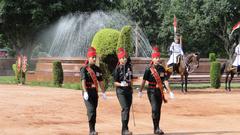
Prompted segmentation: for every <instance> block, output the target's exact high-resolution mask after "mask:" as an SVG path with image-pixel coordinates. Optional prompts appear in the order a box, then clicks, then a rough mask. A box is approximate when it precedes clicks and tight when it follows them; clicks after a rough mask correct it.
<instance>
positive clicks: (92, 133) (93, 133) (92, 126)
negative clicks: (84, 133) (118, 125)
mask: <svg viewBox="0 0 240 135" xmlns="http://www.w3.org/2000/svg"><path fill="white" fill-rule="evenodd" d="M95 124H96V122H95V121H90V122H89V128H90V133H89V135H97V134H98V133H97V132H96V131H95Z"/></svg>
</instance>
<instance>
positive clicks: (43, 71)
mask: <svg viewBox="0 0 240 135" xmlns="http://www.w3.org/2000/svg"><path fill="white" fill-rule="evenodd" d="M125 25H131V26H132V28H133V31H132V41H133V42H132V46H133V48H134V50H135V52H134V56H135V57H138V58H132V59H133V63H135V64H136V63H139V64H143V63H148V60H149V59H148V58H149V57H150V56H151V46H150V43H149V41H148V39H147V38H146V36H145V35H144V32H143V31H142V30H141V28H140V27H139V26H138V25H137V24H136V23H135V22H133V21H131V20H130V19H129V18H127V17H126V16H124V15H123V14H120V13H118V12H102V11H97V12H93V13H75V14H69V15H66V16H64V17H61V18H60V19H59V21H57V22H56V23H55V24H54V25H52V26H50V27H49V28H48V29H47V30H44V31H42V32H41V34H40V35H39V38H38V42H39V43H38V44H39V45H38V46H37V47H36V48H37V49H34V51H33V54H34V55H33V56H32V57H35V58H37V60H38V63H37V65H36V69H35V72H29V75H28V80H29V81H31V80H37V81H50V80H51V77H50V76H51V74H52V73H50V72H51V71H52V69H51V68H52V62H53V61H55V60H60V61H61V62H62V64H63V69H64V79H65V80H64V81H65V82H79V69H80V67H81V66H82V65H83V63H84V61H85V59H86V58H85V56H86V53H87V48H88V47H89V46H90V45H91V42H92V39H93V37H94V35H95V33H96V32H98V31H99V30H100V29H103V28H113V29H116V30H121V28H122V27H123V26H125ZM140 57H144V58H140ZM140 59H141V60H140ZM145 59H146V60H145ZM143 61H145V62H143ZM136 67H138V66H136ZM144 68H145V67H144ZM135 71H136V72H137V74H138V73H139V72H138V71H137V70H135Z"/></svg>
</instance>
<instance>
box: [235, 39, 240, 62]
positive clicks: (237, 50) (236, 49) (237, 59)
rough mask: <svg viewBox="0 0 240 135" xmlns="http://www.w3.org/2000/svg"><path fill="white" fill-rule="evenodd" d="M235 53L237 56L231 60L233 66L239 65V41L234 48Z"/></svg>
mask: <svg viewBox="0 0 240 135" xmlns="http://www.w3.org/2000/svg"><path fill="white" fill-rule="evenodd" d="M235 54H236V55H237V56H236V58H235V60H234V62H233V66H239V65H240V43H239V44H238V45H237V46H236V48H235Z"/></svg>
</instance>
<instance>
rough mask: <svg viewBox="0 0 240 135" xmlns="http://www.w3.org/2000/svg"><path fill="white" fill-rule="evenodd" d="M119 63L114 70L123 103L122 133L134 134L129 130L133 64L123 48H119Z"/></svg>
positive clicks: (118, 94) (115, 81) (120, 100)
mask: <svg viewBox="0 0 240 135" xmlns="http://www.w3.org/2000/svg"><path fill="white" fill-rule="evenodd" d="M117 56H118V61H119V63H118V65H117V66H116V68H115V71H114V85H115V86H116V94H117V98H118V101H119V103H120V105H121V108H122V111H121V119H122V135H132V132H130V131H129V130H128V122H129V112H130V109H131V105H132V94H133V89H132V77H133V75H132V66H131V63H129V62H128V60H127V57H128V55H127V53H126V52H125V50H124V49H123V48H119V49H118V54H117Z"/></svg>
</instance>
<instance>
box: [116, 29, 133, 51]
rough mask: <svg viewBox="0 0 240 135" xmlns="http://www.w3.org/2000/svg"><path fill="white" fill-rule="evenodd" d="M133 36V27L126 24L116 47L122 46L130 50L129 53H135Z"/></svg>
mask: <svg viewBox="0 0 240 135" xmlns="http://www.w3.org/2000/svg"><path fill="white" fill-rule="evenodd" d="M131 36H132V27H131V26H124V27H123V28H122V30H121V33H120V36H119V38H118V44H117V48H116V49H118V48H120V47H122V48H124V49H125V50H126V51H127V52H128V54H129V55H131V54H132V53H133V47H132V37H131Z"/></svg>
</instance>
